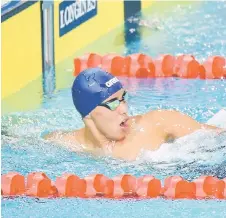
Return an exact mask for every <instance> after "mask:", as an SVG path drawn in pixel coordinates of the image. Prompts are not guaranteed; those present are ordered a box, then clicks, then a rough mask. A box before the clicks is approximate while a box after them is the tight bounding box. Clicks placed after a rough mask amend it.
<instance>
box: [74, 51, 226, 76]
mask: <svg viewBox="0 0 226 218" xmlns="http://www.w3.org/2000/svg"><path fill="white" fill-rule="evenodd" d="M92 67H101V68H103V69H104V70H106V71H108V72H110V73H112V74H113V75H115V76H126V77H137V78H158V77H161V78H166V77H180V78H185V79H225V78H226V57H222V56H210V57H208V58H207V59H206V60H204V61H203V62H202V63H200V62H199V61H198V60H197V59H196V58H195V57H194V56H193V55H190V54H182V55H178V56H173V55H170V54H162V55H159V56H158V57H156V58H153V57H151V56H149V55H146V54H142V53H139V54H131V55H128V56H121V55H118V54H106V55H104V56H101V55H99V54H96V53H88V54H85V55H83V56H81V57H75V58H74V71H73V75H74V76H77V75H78V74H79V73H80V72H82V71H83V70H85V69H87V68H92Z"/></svg>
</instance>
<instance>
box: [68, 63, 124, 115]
mask: <svg viewBox="0 0 226 218" xmlns="http://www.w3.org/2000/svg"><path fill="white" fill-rule="evenodd" d="M122 88H123V87H122V84H121V83H120V81H119V80H118V79H117V78H116V77H114V76H113V75H112V74H110V73H108V72H106V71H104V70H103V69H101V68H88V69H86V70H84V71H82V72H81V73H80V74H79V75H78V76H77V77H76V78H75V80H74V83H73V86H72V98H73V102H74V105H75V108H76V109H77V111H78V112H79V113H80V114H81V116H82V117H85V116H86V115H88V114H89V113H90V112H91V111H92V110H93V109H94V108H96V107H97V106H98V105H99V104H100V103H102V102H103V101H104V100H106V99H107V98H108V97H110V96H111V95H113V94H114V93H116V92H117V91H119V90H120V89H122Z"/></svg>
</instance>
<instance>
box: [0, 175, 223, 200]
mask: <svg viewBox="0 0 226 218" xmlns="http://www.w3.org/2000/svg"><path fill="white" fill-rule="evenodd" d="M163 183H164V184H163V185H162V183H161V181H160V180H159V179H157V178H155V177H154V176H152V175H144V176H141V177H139V178H137V177H135V176H133V175H129V174H123V175H118V176H116V177H113V178H108V177H106V176H105V175H103V174H93V175H89V176H86V177H84V178H80V177H78V176H77V175H75V174H71V173H65V174H63V175H62V176H60V177H57V178H56V181H51V179H50V178H49V177H48V176H47V175H46V174H45V173H43V172H32V173H30V174H28V175H27V176H26V177H25V176H23V175H21V174H19V173H17V172H9V173H7V174H4V175H2V178H1V194H2V196H3V197H21V196H29V197H36V198H68V197H71V198H73V197H75V198H76V197H77V198H108V199H127V198H133V199H147V198H165V199H197V200H199V199H220V200H223V199H224V200H225V199H226V178H224V179H218V178H217V177H213V176H210V175H205V176H204V175H203V176H200V177H199V178H197V179H194V180H193V181H187V180H185V179H183V177H181V176H169V177H167V178H166V179H165V180H164V182H163Z"/></svg>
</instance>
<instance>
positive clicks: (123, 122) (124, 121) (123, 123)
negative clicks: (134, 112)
mask: <svg viewBox="0 0 226 218" xmlns="http://www.w3.org/2000/svg"><path fill="white" fill-rule="evenodd" d="M127 121H128V118H127V119H125V120H123V121H122V122H121V123H120V126H121V127H127V126H128V125H127Z"/></svg>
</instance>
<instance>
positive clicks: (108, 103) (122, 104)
mask: <svg viewBox="0 0 226 218" xmlns="http://www.w3.org/2000/svg"><path fill="white" fill-rule="evenodd" d="M72 98H73V102H74V105H75V108H76V109H77V111H78V112H79V113H80V115H81V117H82V120H83V122H84V124H85V127H84V128H81V129H78V130H74V131H72V132H65V133H62V132H54V133H51V134H49V135H47V136H46V137H45V138H46V139H49V140H51V141H54V142H57V143H60V144H64V145H67V146H68V147H70V148H71V149H73V147H74V148H75V147H77V146H78V145H82V147H83V150H84V151H89V152H91V153H94V154H95V153H96V154H100V153H101V154H106V153H107V154H110V155H112V156H113V157H116V158H122V159H127V160H134V159H135V158H136V157H137V155H138V154H139V153H140V151H141V149H146V150H156V149H158V148H159V147H160V146H161V144H163V143H165V142H172V141H174V140H175V139H177V138H179V137H182V136H185V135H188V134H191V133H193V132H194V131H196V130H199V129H216V130H219V129H218V128H217V127H214V126H210V125H206V124H201V123H199V122H197V121H196V120H194V119H192V118H191V117H189V116H187V115H185V114H182V113H180V112H178V111H173V110H155V111H150V112H148V113H146V114H142V115H138V116H133V117H130V116H128V105H127V92H126V90H125V89H124V88H123V86H122V84H121V83H120V81H119V80H118V79H117V78H116V77H114V76H113V75H111V74H110V73H108V72H106V71H104V70H102V69H101V68H90V69H86V70H84V71H83V72H81V73H80V74H79V75H78V76H77V77H76V79H75V80H74V83H73V86H72Z"/></svg>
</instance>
